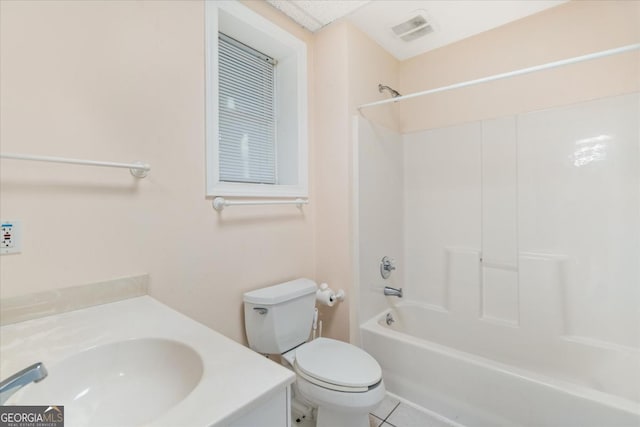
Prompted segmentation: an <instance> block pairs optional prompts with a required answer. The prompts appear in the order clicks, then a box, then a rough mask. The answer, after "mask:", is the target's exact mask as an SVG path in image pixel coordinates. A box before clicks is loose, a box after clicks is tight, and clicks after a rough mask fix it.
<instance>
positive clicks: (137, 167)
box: [0, 154, 151, 178]
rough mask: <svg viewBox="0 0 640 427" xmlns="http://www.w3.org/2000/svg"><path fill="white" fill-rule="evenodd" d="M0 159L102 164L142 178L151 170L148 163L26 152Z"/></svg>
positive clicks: (0, 157)
mask: <svg viewBox="0 0 640 427" xmlns="http://www.w3.org/2000/svg"><path fill="white" fill-rule="evenodd" d="M0 159H11V160H31V161H35V162H49V163H67V164H72V165H83V166H102V167H109V168H125V169H129V171H130V172H131V175H133V176H135V177H136V178H144V177H145V176H147V174H148V173H149V171H150V170H151V166H150V165H149V164H148V163H143V162H134V163H117V162H98V161H95V160H80V159H67V158H64V157H48V156H31V155H26V154H0Z"/></svg>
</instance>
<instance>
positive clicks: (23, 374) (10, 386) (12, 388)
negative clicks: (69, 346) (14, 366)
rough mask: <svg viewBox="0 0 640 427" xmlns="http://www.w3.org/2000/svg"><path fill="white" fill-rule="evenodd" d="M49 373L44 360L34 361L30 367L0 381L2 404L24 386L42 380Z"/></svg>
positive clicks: (0, 400) (0, 403) (0, 402)
mask: <svg viewBox="0 0 640 427" xmlns="http://www.w3.org/2000/svg"><path fill="white" fill-rule="evenodd" d="M47 375H48V372H47V369H46V368H45V367H44V365H43V364H42V362H38V363H34V364H33V365H31V366H29V367H28V368H24V369H23V370H22V371H20V372H17V373H15V374H13V375H11V376H10V377H9V378H7V379H6V380H4V381H2V382H1V383H0V405H4V403H5V402H6V401H7V400H8V399H9V398H10V397H11V396H12V395H13V393H15V392H16V391H18V390H20V389H21V388H22V387H24V386H26V385H27V384H31V383H32V382H35V383H37V382H40V381H42V380H43V379H45V378H46V377H47Z"/></svg>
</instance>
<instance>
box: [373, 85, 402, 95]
mask: <svg viewBox="0 0 640 427" xmlns="http://www.w3.org/2000/svg"><path fill="white" fill-rule="evenodd" d="M384 91H387V92H389V93H390V94H391V97H392V98H397V97H399V96H402V95H400V92H398V91H397V90H395V89H392V88H390V87H389V86H385V85H383V84H382V83H379V84H378V92H380V93H382V92H384Z"/></svg>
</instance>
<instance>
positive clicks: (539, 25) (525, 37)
mask: <svg viewBox="0 0 640 427" xmlns="http://www.w3.org/2000/svg"><path fill="white" fill-rule="evenodd" d="M639 41H640V2H638V1H615V0H611V1H610V0H607V1H572V2H568V3H565V4H563V5H560V6H557V7H555V8H552V9H548V10H546V11H543V12H540V13H538V14H535V15H532V16H530V17H527V18H524V19H521V20H519V21H515V22H512V23H510V24H507V25H504V26H502V27H499V28H496V29H494V30H491V31H487V32H485V33H482V34H479V35H477V36H474V37H470V38H467V39H464V40H462V41H460V42H457V43H454V44H452V45H449V46H445V47H443V48H440V49H436V50H433V51H430V52H427V53H425V54H423V55H420V56H417V57H414V58H412V59H410V60H407V61H404V62H402V63H401V64H400V71H399V86H400V92H401V93H403V94H408V93H412V92H419V91H423V90H427V89H432V88H437V87H441V86H446V85H449V84H453V83H458V82H463V81H467V80H472V79H477V78H480V77H485V76H490V75H493V74H498V73H504V72H508V71H513V70H516V69H520V68H525V67H530V66H534V65H539V64H543V63H546V62H551V61H557V60H560V59H566V58H571V57H574V56H579V55H585V54H588V53H592V52H597V51H600V50H605V49H611V48H615V47H619V46H623V45H627V44H631V43H638V42H639ZM639 88H640V53H638V52H637V51H636V52H635V53H627V54H622V55H618V56H615V57H609V58H605V59H599V60H595V61H592V62H585V63H582V64H575V65H571V66H566V67H562V68H557V69H554V70H548V71H541V72H538V73H533V74H529V75H525V76H521V77H515V78H510V79H506V80H500V81H496V82H493V83H485V84H482V85H478V86H474V87H470V88H465V89H458V90H453V91H449V92H443V93H440V94H434V95H427V96H425V97H422V98H417V99H415V100H409V101H404V102H402V103H401V104H399V106H398V113H399V116H400V117H401V118H402V119H401V128H402V130H403V131H405V132H413V131H417V130H421V129H429V128H434V127H442V126H447V125H451V124H454V123H463V122H468V121H472V120H481V119H486V118H492V117H500V116H504V115H507V114H515V113H519V112H523V111H531V110H538V109H543V108H549V107H553V106H558V105H565V104H570V103H574V102H579V101H585V100H589V99H596V98H601V97H604V96H610V95H617V94H622V93H629V92H633V91H637V90H639ZM375 108H377V107H374V109H375Z"/></svg>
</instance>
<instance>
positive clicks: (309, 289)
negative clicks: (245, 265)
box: [244, 279, 317, 354]
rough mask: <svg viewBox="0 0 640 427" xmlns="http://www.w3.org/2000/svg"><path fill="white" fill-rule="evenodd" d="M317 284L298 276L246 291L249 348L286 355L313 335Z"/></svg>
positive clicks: (245, 317) (245, 310)
mask: <svg viewBox="0 0 640 427" xmlns="http://www.w3.org/2000/svg"><path fill="white" fill-rule="evenodd" d="M316 289H317V287H316V283H315V282H314V281H313V280H311V279H296V280H292V281H290V282H285V283H281V284H279V285H274V286H269V287H266V288H261V289H256V290H255V291H251V292H247V293H245V294H244V323H245V330H246V332H247V339H248V341H249V347H251V349H252V350H254V351H257V352H258V353H263V354H282V353H284V352H286V351H288V350H291V349H292V348H294V347H296V346H298V345H300V344H302V343H303V342H305V341H306V340H307V338H309V333H310V331H311V324H312V323H313V308H314V306H315V302H316Z"/></svg>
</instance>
